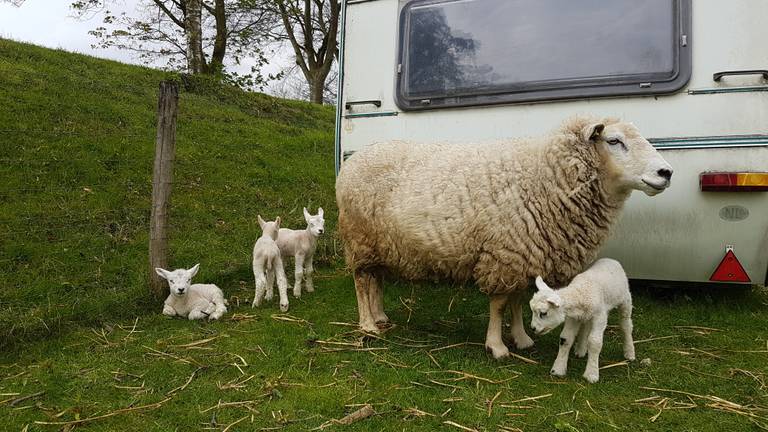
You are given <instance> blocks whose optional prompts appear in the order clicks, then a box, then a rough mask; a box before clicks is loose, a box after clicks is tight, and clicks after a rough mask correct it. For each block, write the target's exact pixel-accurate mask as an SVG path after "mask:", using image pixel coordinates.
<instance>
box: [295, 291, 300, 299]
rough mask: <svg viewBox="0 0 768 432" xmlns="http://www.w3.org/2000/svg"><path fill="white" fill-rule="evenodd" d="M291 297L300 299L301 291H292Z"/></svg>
mask: <svg viewBox="0 0 768 432" xmlns="http://www.w3.org/2000/svg"><path fill="white" fill-rule="evenodd" d="M293 296H294V297H296V298H301V291H294V292H293Z"/></svg>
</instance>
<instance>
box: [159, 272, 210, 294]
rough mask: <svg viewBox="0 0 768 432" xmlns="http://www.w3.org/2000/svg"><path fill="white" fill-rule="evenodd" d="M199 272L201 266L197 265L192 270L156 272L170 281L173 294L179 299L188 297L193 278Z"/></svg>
mask: <svg viewBox="0 0 768 432" xmlns="http://www.w3.org/2000/svg"><path fill="white" fill-rule="evenodd" d="M198 270H200V264H195V266H194V267H192V268H191V269H176V270H174V271H168V270H165V269H161V268H155V272H157V274H158V275H160V277H161V278H163V279H165V280H167V281H168V285H169V286H170V287H171V294H173V295H175V296H177V297H181V296H183V295H186V294H187V293H188V292H189V287H190V286H191V285H192V278H193V277H194V276H195V275H196V274H197V271H198Z"/></svg>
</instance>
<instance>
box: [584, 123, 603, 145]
mask: <svg viewBox="0 0 768 432" xmlns="http://www.w3.org/2000/svg"><path fill="white" fill-rule="evenodd" d="M604 130H605V125H604V124H602V123H593V124H591V125H588V126H587V127H585V128H584V129H582V130H581V137H582V138H583V139H584V141H589V142H597V140H598V139H600V135H601V134H602V133H603V131H604Z"/></svg>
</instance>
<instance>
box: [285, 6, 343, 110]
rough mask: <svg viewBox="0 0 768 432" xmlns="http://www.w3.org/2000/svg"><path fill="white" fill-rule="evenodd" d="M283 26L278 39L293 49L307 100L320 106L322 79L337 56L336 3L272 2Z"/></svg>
mask: <svg viewBox="0 0 768 432" xmlns="http://www.w3.org/2000/svg"><path fill="white" fill-rule="evenodd" d="M272 1H273V3H274V6H275V8H273V9H272V10H273V11H274V12H275V13H277V14H278V15H279V17H280V20H281V21H282V23H283V28H282V32H281V33H280V34H278V39H283V40H287V41H288V42H290V44H291V47H292V48H293V52H294V55H295V57H296V65H297V66H298V67H299V69H300V70H301V73H302V75H304V79H305V80H306V82H307V84H308V87H309V100H310V101H311V102H313V103H319V104H321V103H323V93H324V89H325V85H326V80H327V79H328V75H329V73H330V72H331V67H332V65H333V62H334V59H336V58H337V57H338V43H337V41H336V38H337V35H338V28H339V11H340V10H341V4H340V3H339V1H338V0H272Z"/></svg>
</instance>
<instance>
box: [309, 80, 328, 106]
mask: <svg viewBox="0 0 768 432" xmlns="http://www.w3.org/2000/svg"><path fill="white" fill-rule="evenodd" d="M308 81H309V101H310V102H312V103H316V104H320V105H322V104H323V90H325V77H315V78H314V79H311V80H308Z"/></svg>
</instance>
